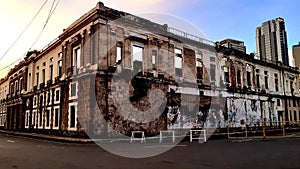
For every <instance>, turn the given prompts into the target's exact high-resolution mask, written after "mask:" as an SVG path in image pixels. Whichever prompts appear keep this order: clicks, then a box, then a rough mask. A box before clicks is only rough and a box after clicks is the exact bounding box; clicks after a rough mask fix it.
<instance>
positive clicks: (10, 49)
mask: <svg viewBox="0 0 300 169" xmlns="http://www.w3.org/2000/svg"><path fill="white" fill-rule="evenodd" d="M47 1H48V0H45V2H44V3H43V4H42V6H41V7H40V8H39V10H38V11H37V13H36V14H35V15H34V16H33V18H32V19H31V21H30V22H29V23H28V24H27V26H26V27H25V29H24V30H23V31H22V32H21V33H20V34H19V36H18V37H17V39H16V40H15V41H14V42H13V43H12V44H11V45H10V47H9V48H8V49H7V50H6V51H5V53H4V54H3V55H2V56H1V58H0V61H1V60H2V59H3V58H4V57H5V55H6V54H7V53H8V52H9V51H10V50H11V48H12V47H13V46H14V45H15V44H16V43H17V41H18V40H19V39H20V38H21V36H22V35H23V34H24V32H25V31H26V30H27V29H28V27H29V26H30V25H31V24H32V22H33V21H34V20H35V18H36V17H37V16H38V15H39V13H40V12H41V10H42V9H43V7H44V6H45V5H46V3H47Z"/></svg>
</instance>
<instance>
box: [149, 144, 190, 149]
mask: <svg viewBox="0 0 300 169" xmlns="http://www.w3.org/2000/svg"><path fill="white" fill-rule="evenodd" d="M186 146H187V145H176V146H174V145H155V146H144V148H172V147H186Z"/></svg>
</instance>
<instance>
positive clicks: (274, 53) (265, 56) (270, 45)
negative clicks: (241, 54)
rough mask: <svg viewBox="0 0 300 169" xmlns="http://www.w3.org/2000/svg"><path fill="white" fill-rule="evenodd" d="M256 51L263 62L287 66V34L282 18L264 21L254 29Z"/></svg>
mask: <svg viewBox="0 0 300 169" xmlns="http://www.w3.org/2000/svg"><path fill="white" fill-rule="evenodd" d="M256 51H257V54H258V56H259V57H260V59H261V60H263V61H267V62H275V63H276V62H281V63H282V64H284V65H287V66H288V65H289V56H288V44H287V33H286V30H285V22H284V19H283V18H276V19H275V20H269V21H266V22H264V23H262V26H260V27H257V28H256Z"/></svg>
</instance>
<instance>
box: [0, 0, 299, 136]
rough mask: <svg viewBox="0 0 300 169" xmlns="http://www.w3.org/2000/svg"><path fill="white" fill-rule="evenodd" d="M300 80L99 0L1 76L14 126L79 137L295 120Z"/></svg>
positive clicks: (9, 125)
mask: <svg viewBox="0 0 300 169" xmlns="http://www.w3.org/2000/svg"><path fill="white" fill-rule="evenodd" d="M298 80H299V71H298V69H295V68H292V67H289V66H287V65H282V64H280V63H273V62H268V61H267V60H256V59H254V57H253V56H252V55H248V54H246V53H245V52H241V51H240V50H239V49H235V48H228V47H225V46H222V45H215V44H214V43H212V42H211V41H209V40H206V39H202V38H200V37H196V36H193V35H191V34H188V33H185V32H182V31H180V30H176V29H173V28H171V27H169V26H168V25H160V24H157V23H153V22H151V21H149V20H146V19H143V18H140V17H137V16H134V15H131V14H128V13H125V12H122V11H117V10H114V9H112V8H108V7H106V6H104V5H103V4H102V3H101V2H99V3H97V5H96V7H95V8H93V9H92V10H90V11H89V12H87V13H86V14H84V15H83V16H82V17H80V18H79V19H78V20H77V21H75V22H74V23H73V24H72V25H70V26H69V27H68V28H66V29H65V30H64V32H63V33H62V34H61V35H60V36H59V37H58V38H57V39H55V40H54V41H53V42H51V43H50V44H49V45H48V46H46V47H45V48H44V49H42V50H40V51H30V52H28V54H27V56H26V57H25V58H24V60H23V61H21V62H20V63H19V64H18V65H16V66H15V67H14V68H13V69H12V70H10V71H9V73H8V75H7V76H6V77H5V78H4V79H2V80H1V81H0V89H1V92H0V96H1V98H0V100H1V107H2V109H0V110H2V111H1V112H0V113H1V114H2V116H5V117H4V118H3V119H4V120H3V121H2V126H4V127H5V129H7V130H19V131H35V132H43V133H50V134H58V135H64V136H81V137H84V136H85V135H86V133H89V136H91V135H104V134H105V135H106V134H112V133H115V131H117V132H120V133H123V134H129V133H130V132H131V131H134V130H143V131H145V132H146V134H147V135H156V134H157V133H158V132H159V131H160V130H165V129H167V128H172V129H181V128H191V127H193V125H198V123H199V120H200V121H203V123H201V124H202V125H204V126H205V127H218V128H226V126H227V125H230V126H231V127H242V126H243V125H244V124H245V123H246V124H248V125H249V126H250V127H252V126H257V125H261V124H262V123H261V122H262V121H266V122H269V123H268V125H273V126H279V125H281V124H282V123H283V122H284V123H285V124H287V125H296V124H299V122H297V120H298V121H299V120H300V119H299V118H300V109H299V106H300V105H299V98H300V93H299V88H298V87H297V86H298ZM157 90H159V91H160V92H155V91H157ZM163 95H164V96H165V97H163ZM163 101H165V104H161V103H160V102H163ZM199 111H201V112H202V113H203V114H202V117H201V118H200V119H198V118H197V116H196V114H197V113H198V112H199ZM179 112H180V113H179ZM179 114H180V115H179ZM208 118H212V119H210V120H207V119H208ZM207 121H208V122H207ZM202 127H203V126H202Z"/></svg>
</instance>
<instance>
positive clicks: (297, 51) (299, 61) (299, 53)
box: [293, 42, 300, 68]
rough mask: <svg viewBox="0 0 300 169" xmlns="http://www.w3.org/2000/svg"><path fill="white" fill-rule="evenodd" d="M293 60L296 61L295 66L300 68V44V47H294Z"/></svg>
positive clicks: (299, 45)
mask: <svg viewBox="0 0 300 169" xmlns="http://www.w3.org/2000/svg"><path fill="white" fill-rule="evenodd" d="M293 58H294V60H295V66H296V67H298V68H300V42H299V44H298V45H293Z"/></svg>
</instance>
